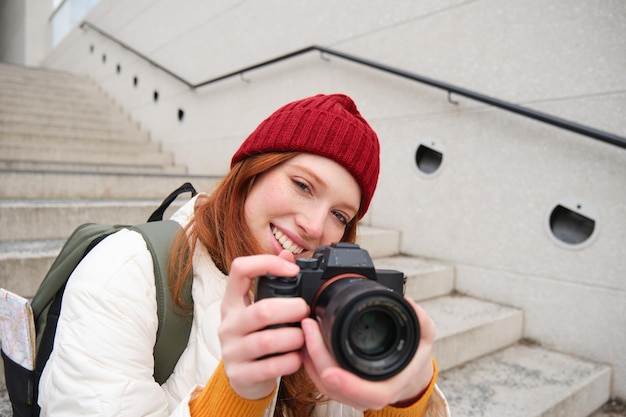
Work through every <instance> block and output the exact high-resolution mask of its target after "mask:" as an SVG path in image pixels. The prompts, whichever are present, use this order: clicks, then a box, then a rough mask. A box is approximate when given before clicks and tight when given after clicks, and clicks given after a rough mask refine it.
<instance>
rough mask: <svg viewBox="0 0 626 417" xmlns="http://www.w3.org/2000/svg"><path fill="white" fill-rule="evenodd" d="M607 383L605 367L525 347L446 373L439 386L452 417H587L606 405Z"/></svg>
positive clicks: (505, 351) (501, 352)
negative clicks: (446, 400)
mask: <svg viewBox="0 0 626 417" xmlns="http://www.w3.org/2000/svg"><path fill="white" fill-rule="evenodd" d="M610 384H611V369H610V368H609V367H608V366H605V365H601V364H597V363H592V362H588V361H585V360H582V359H579V358H575V357H572V356H569V355H566V354H563V353H558V352H554V351H550V350H547V349H544V348H541V347H539V346H529V345H525V344H516V345H514V346H511V347H508V348H506V349H503V350H500V351H497V352H495V353H492V354H490V355H487V356H485V357H483V358H480V359H477V360H474V361H471V362H469V363H466V364H464V365H462V366H459V367H456V368H454V369H451V370H449V371H445V372H443V373H441V375H440V377H439V381H438V385H439V387H440V388H441V389H442V391H443V392H444V393H445V395H446V398H447V399H448V402H449V404H450V409H451V410H452V414H453V415H454V417H470V416H471V417H492V416H507V417H557V416H558V417H564V416H567V417H587V416H589V415H591V414H592V413H594V411H595V410H597V409H598V408H600V407H601V406H602V405H603V404H605V403H606V402H607V400H608V395H609V392H610ZM602 414H603V413H600V414H596V415H598V416H599V415H602Z"/></svg>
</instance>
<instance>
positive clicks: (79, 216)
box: [0, 199, 176, 242]
mask: <svg viewBox="0 0 626 417" xmlns="http://www.w3.org/2000/svg"><path fill="white" fill-rule="evenodd" d="M161 201H162V200H160V199H159V200H2V201H0V242H7V241H25V240H40V239H44V240H49V239H64V238H66V237H67V236H69V235H70V234H71V232H72V231H73V230H74V229H75V228H76V227H77V226H79V225H81V224H83V223H88V222H97V223H112V224H134V223H141V222H144V221H146V219H147V218H148V217H149V215H150V214H151V213H152V212H153V211H154V209H155V208H156V207H158V206H159V204H160V203H161ZM173 207H176V205H173Z"/></svg>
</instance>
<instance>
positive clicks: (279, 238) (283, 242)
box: [272, 227, 304, 255]
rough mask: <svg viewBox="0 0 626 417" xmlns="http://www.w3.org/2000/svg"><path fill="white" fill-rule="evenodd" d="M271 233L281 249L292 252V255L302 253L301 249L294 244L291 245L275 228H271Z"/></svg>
mask: <svg viewBox="0 0 626 417" xmlns="http://www.w3.org/2000/svg"><path fill="white" fill-rule="evenodd" d="M272 233H274V237H275V238H276V240H277V241H278V243H280V245H281V246H282V247H283V249H287V250H288V251H290V252H292V253H293V254H294V255H298V254H300V253H302V252H303V251H304V249H303V248H301V247H299V246H298V245H296V244H295V243H293V242H292V241H291V240H290V239H289V238H288V237H287V236H285V235H284V234H283V233H282V232H281V231H280V230H278V229H277V228H276V227H272Z"/></svg>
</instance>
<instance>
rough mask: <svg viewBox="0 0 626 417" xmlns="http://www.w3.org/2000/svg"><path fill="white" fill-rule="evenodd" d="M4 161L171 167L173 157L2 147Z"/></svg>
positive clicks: (156, 154) (0, 150) (167, 154)
mask: <svg viewBox="0 0 626 417" xmlns="http://www.w3.org/2000/svg"><path fill="white" fill-rule="evenodd" d="M0 154H1V155H2V156H0V158H2V159H3V160H30V161H56V162H80V163H110V164H126V165H132V164H134V165H171V164H172V163H173V157H172V155H171V154H169V153H156V152H155V153H148V152H140V153H139V152H138V153H125V152H110V151H107V152H99V153H94V152H90V151H78V150H68V149H38V148H14V147H9V146H0Z"/></svg>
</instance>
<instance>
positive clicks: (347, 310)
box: [313, 275, 420, 381]
mask: <svg viewBox="0 0 626 417" xmlns="http://www.w3.org/2000/svg"><path fill="white" fill-rule="evenodd" d="M313 311H314V312H315V315H316V316H317V319H318V321H319V322H320V329H321V332H322V336H323V337H324V341H325V343H326V346H327V347H328V348H329V350H330V351H331V353H332V354H333V355H334V357H335V359H336V360H337V362H338V363H339V365H340V366H341V367H343V368H344V369H347V370H349V371H351V372H352V373H354V374H356V375H358V376H360V377H362V378H365V379H369V380H374V381H376V380H384V379H387V378H390V377H392V376H394V375H396V374H397V373H399V372H400V371H402V370H403V369H404V368H405V367H406V366H407V365H408V364H409V362H410V361H411V359H412V358H413V355H414V354H415V351H416V350H417V345H418V343H419V338H420V328H419V322H418V320H417V316H416V315H415V311H414V310H413V308H412V307H411V305H410V304H409V303H408V302H407V301H406V300H405V299H404V297H403V296H402V295H400V294H398V293H397V292H394V291H391V290H390V289H389V288H387V287H385V286H384V285H381V284H380V283H378V282H376V281H373V280H369V279H365V278H362V277H355V276H349V275H348V276H345V277H341V278H332V279H331V280H329V283H328V285H325V286H323V287H322V288H320V292H319V294H317V297H316V301H315V303H314V305H313Z"/></svg>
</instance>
